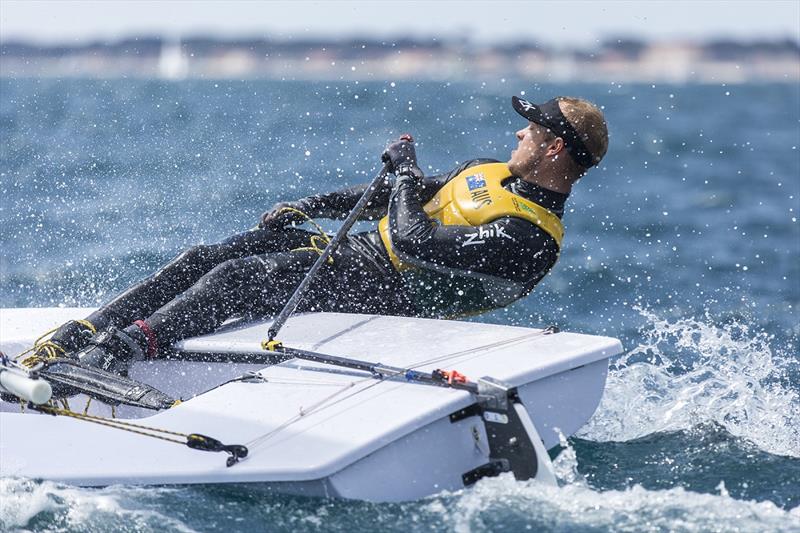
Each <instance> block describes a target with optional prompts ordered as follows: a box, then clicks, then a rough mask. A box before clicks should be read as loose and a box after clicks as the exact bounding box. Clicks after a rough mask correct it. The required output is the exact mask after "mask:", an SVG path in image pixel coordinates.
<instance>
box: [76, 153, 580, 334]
mask: <svg viewBox="0 0 800 533" xmlns="http://www.w3.org/2000/svg"><path fill="white" fill-rule="evenodd" d="M487 162H495V160H491V159H476V160H472V161H468V162H466V163H464V164H462V165H460V166H459V167H457V168H455V169H453V170H452V171H450V172H448V173H446V174H441V175H437V176H433V177H430V178H424V179H423V181H422V182H421V183H416V182H415V181H414V180H408V179H398V180H397V183H396V184H395V185H394V187H392V186H391V185H390V184H389V183H387V184H386V185H385V186H384V187H383V188H382V189H381V190H380V191H378V193H377V194H376V196H375V198H374V199H373V200H372V202H371V203H370V204H369V205H368V207H367V210H366V211H365V212H364V214H363V215H362V217H361V218H362V219H363V220H377V219H379V218H381V217H383V216H384V215H385V214H386V213H387V206H388V209H389V219H390V225H391V227H392V229H393V230H394V234H393V235H394V237H393V243H394V246H395V247H396V248H397V250H398V251H400V252H402V253H403V254H404V255H407V256H413V257H415V258H417V259H419V260H420V261H422V262H424V263H426V264H428V265H430V266H431V267H432V268H430V269H422V270H419V269H417V270H413V271H411V273H404V274H400V273H399V272H398V271H397V270H396V269H395V267H394V266H393V265H392V263H391V261H390V259H389V256H388V254H387V252H386V249H385V247H384V245H383V242H382V241H381V237H380V235H379V233H378V231H370V232H363V233H356V234H353V235H350V236H348V238H347V239H346V240H345V241H344V242H343V244H342V245H341V246H340V248H339V249H338V250H337V252H336V253H335V254H334V256H333V259H334V261H333V264H332V265H326V266H324V267H323V268H322V269H321V270H320V272H319V274H318V277H317V278H316V280H315V282H314V283H313V284H312V286H311V289H310V290H309V292H308V293H307V294H306V296H305V297H304V299H303V303H301V305H300V307H299V310H302V311H312V310H313V311H341V312H362V313H377V314H396V315H411V316H454V315H463V314H469V313H474V312H480V311H483V310H486V309H487V308H496V307H501V306H502V305H505V304H507V303H508V302H503V301H499V300H497V298H495V299H494V300H493V301H489V300H487V296H486V294H482V293H481V290H476V288H475V285H474V279H472V278H469V279H465V278H463V276H460V275H459V273H469V274H477V275H478V276H479V277H480V276H482V275H485V276H486V277H487V278H491V279H494V280H500V281H503V280H507V281H508V282H509V283H510V284H511V285H513V286H514V287H516V289H515V291H516V292H515V294H514V295H512V296H511V297H510V299H509V301H512V300H514V299H516V298H519V297H520V296H521V295H524V293H527V292H528V291H530V290H531V289H532V288H533V287H534V285H536V283H538V282H539V281H540V280H541V279H542V277H544V275H545V274H546V273H547V272H548V271H549V270H550V268H551V267H552V266H553V264H554V263H555V261H556V259H557V257H558V247H557V245H556V243H555V241H554V240H553V238H552V237H550V235H548V234H547V233H545V232H544V231H543V230H541V229H539V228H538V227H537V226H535V225H533V224H531V223H530V222H527V221H525V220H523V219H521V218H517V217H504V218H500V219H498V220H495V221H493V222H491V223H489V224H484V225H482V226H443V225H440V224H439V223H438V222H436V221H434V220H431V219H430V218H428V217H427V215H426V214H425V212H424V211H423V209H422V205H423V204H424V203H426V202H427V201H428V200H429V199H430V198H432V197H433V195H434V194H435V193H436V192H437V191H438V190H439V189H440V188H441V187H442V185H444V184H445V183H447V182H448V181H449V180H450V179H452V178H453V177H455V176H456V175H458V174H459V173H460V172H461V171H463V170H464V169H466V168H469V167H471V166H474V165H478V164H482V163H487ZM504 187H506V188H507V189H509V190H511V191H512V192H514V193H516V194H518V195H521V196H523V197H525V198H527V199H529V200H531V201H533V202H536V203H538V204H540V205H541V206H543V207H545V208H547V209H549V210H550V211H552V212H553V213H555V214H556V215H558V216H559V217H561V216H562V215H563V209H564V202H565V201H566V198H567V195H565V194H561V193H557V192H553V191H550V190H547V189H544V188H541V187H538V186H536V185H533V184H531V183H528V182H525V181H522V180H520V179H518V178H511V179H510V180H508V182H507V183H505V184H504ZM365 188H366V185H364V186H356V187H351V188H347V189H343V190H340V191H336V192H332V193H329V194H324V195H316V196H311V197H308V198H304V199H302V200H299V201H297V202H295V203H294V204H293V205H295V206H296V207H298V208H299V209H301V210H302V211H304V212H305V213H307V214H308V215H309V216H311V217H312V218H331V219H338V218H344V217H345V216H346V215H347V214H348V213H349V212H350V211H351V210H352V208H353V207H354V206H355V204H356V202H357V201H358V199H359V198H360V197H361V195H362V193H363V192H364V190H365ZM312 235H315V234H314V233H311V232H308V231H304V230H301V229H297V228H293V227H288V228H285V229H284V230H283V231H280V230H273V229H268V228H259V229H254V230H250V231H247V232H245V233H242V234H239V235H235V236H233V237H230V238H228V239H226V240H224V241H223V242H221V243H219V244H213V245H199V246H195V247H193V248H191V249H189V250H187V251H186V252H184V253H182V254H181V255H179V256H178V257H177V258H175V259H174V260H172V261H171V262H170V263H168V264H167V265H165V266H164V267H162V268H161V269H160V270H159V271H158V272H156V273H155V274H154V275H152V276H150V277H149V278H147V279H145V280H143V281H142V282H140V283H138V284H136V285H135V286H133V287H131V288H130V289H128V290H127V291H125V292H124V293H122V294H121V295H119V296H117V297H116V298H114V299H113V300H112V301H111V302H110V303H108V304H106V305H105V306H103V307H102V308H100V309H99V310H98V311H97V312H95V313H94V314H92V315H91V316H90V317H89V320H90V321H91V322H92V323H93V324H94V325H95V326H97V327H98V328H104V327H107V326H110V325H114V326H117V327H125V326H128V325H130V324H131V323H132V322H133V321H134V320H144V321H145V322H146V325H147V326H149V329H150V330H151V331H152V333H153V334H154V336H155V338H156V339H157V342H158V346H159V349H164V348H168V347H169V346H171V345H172V343H174V342H175V341H177V340H180V339H183V338H186V337H191V336H195V335H200V334H204V333H208V332H211V331H213V330H214V329H216V328H217V327H218V326H219V325H220V324H222V322H223V321H225V320H226V319H228V318H230V317H232V316H237V315H268V314H272V313H275V312H276V311H278V310H279V309H280V308H281V307H282V306H283V304H284V303H285V302H286V300H287V299H288V298H289V296H290V295H291V293H292V292H293V291H294V289H295V288H296V287H297V285H298V284H299V283H300V281H301V280H302V278H303V276H304V275H305V273H306V272H307V270H308V269H309V268H310V267H311V265H312V264H313V263H314V261H315V260H316V259H317V257H318V254H317V253H316V252H314V251H292V250H295V249H296V248H301V247H306V246H308V245H309V240H310V238H311V236H312ZM520 293H521V294H520ZM501 300H502V298H501ZM132 328H134V329H135V328H136V326H133V327H132ZM129 329H131V328H129ZM135 333H137V337H140V335H141V334H140V332H138V331H137V332H135Z"/></svg>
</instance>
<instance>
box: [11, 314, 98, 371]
mask: <svg viewBox="0 0 800 533" xmlns="http://www.w3.org/2000/svg"><path fill="white" fill-rule="evenodd" d="M75 322H77V323H78V324H80V325H82V326H83V327H85V328H86V329H88V330H89V331H91V332H92V335H94V334H95V333H97V328H96V327H94V324H92V323H91V322H89V321H88V320H83V319H78V320H75ZM59 327H61V326H59ZM58 329H59V328H53V329H51V330H50V331H46V332H45V333H44V334H42V335H41V336H39V338H37V339H36V340H35V341H33V346H32V347H31V348H28V349H27V350H25V351H24V352H22V353H21V354H19V355H18V356H17V357H16V358H15V360H16V361H18V362H19V363H20V364H21V365H23V366H27V367H28V368H32V367H33V366H35V365H36V363H38V362H40V361H44V360H46V359H55V358H56V357H61V356H64V355H66V354H67V351H66V350H65V349H64V348H63V347H62V346H61V345H60V344H58V343H57V342H53V341H51V340H50V336H51V335H52V334H53V333H55V332H56V331H58ZM30 353H32V354H33V355H30V356H28V357H25V356H26V355H28V354H30ZM23 357H24V359H23Z"/></svg>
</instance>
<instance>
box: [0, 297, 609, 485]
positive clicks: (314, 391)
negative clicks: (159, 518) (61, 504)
mask: <svg viewBox="0 0 800 533" xmlns="http://www.w3.org/2000/svg"><path fill="white" fill-rule="evenodd" d="M87 311H88V310H74V309H68V310H61V309H28V310H22V309H3V310H0V350H2V351H3V352H5V353H6V354H7V355H10V356H13V355H15V354H16V353H19V352H20V351H22V349H24V348H26V347H28V346H30V344H31V342H32V341H33V339H34V338H35V337H36V336H38V334H40V333H41V332H43V331H45V330H47V329H48V328H50V327H53V326H54V325H57V324H59V323H61V322H63V321H64V320H66V319H69V318H78V317H82V316H85V315H86V314H87ZM268 325H269V323H268V322H265V323H261V324H251V325H248V326H246V327H241V328H235V327H233V328H227V329H224V330H223V331H221V332H218V333H216V334H214V335H208V336H205V337H198V338H195V339H190V340H187V341H184V342H183V343H182V346H181V347H182V348H183V349H185V350H191V351H192V352H207V353H226V354H229V356H230V358H231V361H232V362H229V363H205V362H185V361H151V362H140V363H136V364H135V365H134V366H133V367H132V368H131V377H133V378H135V379H138V380H140V381H143V382H146V383H148V384H150V385H153V386H155V387H156V388H158V389H160V390H162V391H164V392H166V393H168V394H170V395H171V396H173V397H181V398H182V399H183V400H184V401H183V403H182V404H180V405H178V406H177V407H174V408H171V409H168V410H166V411H162V412H159V413H155V414H151V413H150V412H146V411H143V410H140V409H134V408H126V407H120V408H119V409H118V411H119V412H118V415H119V416H120V417H124V418H127V419H129V421H131V422H135V423H137V424H142V425H146V426H152V427H157V428H163V429H169V430H172V431H178V432H183V433H201V434H204V435H209V436H212V437H215V438H217V439H219V440H221V441H223V442H225V443H227V444H243V445H246V446H247V447H248V449H249V455H248V457H247V458H246V459H245V460H243V461H241V462H240V463H237V464H236V465H234V466H232V467H230V468H228V467H226V465H225V460H224V457H223V456H221V455H220V454H214V453H207V452H201V451H195V450H190V449H188V448H186V447H185V446H179V445H176V444H173V443H169V442H164V441H161V440H156V439H152V438H146V437H142V436H139V435H136V434H133V433H128V432H122V431H120V430H117V429H112V428H107V427H104V426H100V425H95V424H91V423H88V422H85V421H79V420H73V419H69V418H64V417H52V416H46V415H40V414H31V413H30V412H26V413H25V414H23V413H20V407H19V405H15V404H10V403H4V402H0V409H2V412H0V475H2V476H23V477H28V478H37V479H38V478H41V479H50V480H55V481H61V482H65V483H70V484H76V485H86V486H103V485H109V484H116V483H125V484H159V485H163V484H185V483H246V482H258V483H265V484H267V485H268V486H269V487H271V488H274V489H275V490H276V491H279V492H289V493H299V494H306V495H312V496H330V497H344V498H356V499H363V500H371V501H402V500H410V499H417V498H420V497H424V496H427V495H430V494H434V493H437V492H440V491H442V490H459V489H461V488H463V487H464V486H465V483H466V484H469V483H471V482H472V481H473V478H475V476H477V477H480V475H481V468H485V466H486V465H487V464H488V463H490V462H491V457H490V455H491V450H490V448H489V441H490V436H489V435H488V434H487V429H486V427H487V424H486V423H485V421H484V420H483V419H482V418H481V416H480V414H479V413H474V412H473V413H469V412H467V414H466V415H461V414H459V413H461V412H462V410H464V409H470V408H471V406H474V405H475V397H474V395H472V394H470V393H468V392H465V391H458V390H453V389H448V388H442V387H435V386H426V385H419V384H413V383H406V382H402V381H393V380H377V379H374V378H372V377H371V376H370V375H369V374H366V373H363V372H357V371H350V370H345V369H340V368H335V367H330V366H327V365H322V364H317V363H310V362H301V361H298V360H292V361H287V362H285V363H282V364H280V365H273V366H267V367H265V366H264V365H263V364H247V363H246V362H242V361H243V358H245V357H246V354H248V353H252V352H257V351H258V350H259V349H260V348H259V345H260V342H261V340H263V338H264V337H265V335H266V331H267V328H268ZM281 340H282V341H283V342H284V344H286V345H287V346H292V347H296V348H300V349H306V350H314V351H317V352H323V353H326V354H331V355H339V356H347V357H352V358H357V359H364V360H373V361H380V362H381V363H384V364H387V365H394V366H401V367H408V366H415V368H416V369H417V370H428V371H430V370H433V369H436V368H445V369H456V370H458V371H459V372H461V373H463V374H466V375H467V376H469V377H470V378H472V379H473V380H475V379H478V378H481V377H483V376H491V377H492V378H495V379H498V380H501V381H503V382H505V383H508V384H509V385H511V386H512V387H515V388H516V390H517V394H518V396H519V399H520V400H521V404H519V407H518V409H519V414H520V417H521V419H522V420H523V423H527V424H529V425H530V432H532V434H536V431H537V430H538V436H539V437H540V438H541V441H540V440H539V438H538V437H537V438H535V439H533V442H534V445H535V446H539V449H538V450H537V453H536V454H534V456H532V460H534V461H538V462H539V467H538V469H537V475H536V477H537V479H539V478H540V479H545V480H547V479H548V477H550V478H551V475H550V474H549V473H548V470H549V468H550V465H549V460H548V459H547V454H546V453H545V452H544V450H545V449H547V448H551V447H553V446H555V445H556V444H558V441H559V432H560V433H563V434H564V435H570V434H572V433H573V432H575V431H576V430H577V429H578V428H580V427H581V426H582V425H583V424H584V423H585V422H586V421H587V420H588V419H589V417H590V416H591V415H592V413H593V412H594V410H595V409H596V407H597V405H598V403H599V401H600V397H601V395H602V391H603V388H604V385H605V378H606V374H607V361H608V358H609V357H610V356H613V355H615V354H618V353H619V352H620V351H621V346H620V344H619V341H617V340H615V339H611V338H606V337H596V336H589V335H579V334H574V333H557V334H546V333H545V332H544V331H543V330H534V329H527V328H516V327H510V326H497V325H487V324H478V323H472V322H454V321H435V320H425V319H414V318H399V317H384V316H365V315H345V314H334V313H317V314H313V313H312V314H305V315H298V316H295V317H293V318H292V319H290V321H289V322H288V324H287V325H286V326H285V328H284V330H283V333H282V335H281ZM237 361H238V362H237ZM417 365H418V366H417ZM247 372H252V373H254V375H255V376H257V379H255V380H251V382H243V381H233V382H229V383H225V382H226V381H228V380H230V379H233V378H236V377H238V376H242V375H243V374H245V373H247ZM223 383H225V384H223ZM220 384H222V385H221V386H219V385H220ZM214 387H215V388H214ZM70 403H71V406H72V408H73V409H74V410H76V411H80V412H82V410H83V405H84V404H85V401H84V400H83V399H81V398H79V397H78V398H73V399H71V400H70ZM89 413H90V414H98V415H105V414H108V413H109V408H108V407H107V406H104V405H100V404H99V403H98V402H92V405H91V406H90V408H89ZM528 417H529V419H528ZM525 420H528V421H527V422H525ZM531 421H532V422H531ZM530 432H529V434H531V433H530ZM476 471H477V473H476ZM470 473H471V474H470ZM550 480H551V481H552V479H550Z"/></svg>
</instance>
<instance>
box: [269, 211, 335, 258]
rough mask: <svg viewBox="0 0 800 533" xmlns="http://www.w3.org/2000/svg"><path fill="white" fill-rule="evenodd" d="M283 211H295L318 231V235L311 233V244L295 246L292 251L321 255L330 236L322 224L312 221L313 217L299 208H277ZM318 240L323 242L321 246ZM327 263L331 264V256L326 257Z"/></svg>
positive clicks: (329, 240)
mask: <svg viewBox="0 0 800 533" xmlns="http://www.w3.org/2000/svg"><path fill="white" fill-rule="evenodd" d="M284 212H288V213H297V214H298V215H300V216H302V217H304V218H305V219H306V221H307V222H309V223H310V224H311V225H312V226H314V228H315V229H316V230H317V231H318V232H319V235H312V236H311V245H310V246H301V247H300V248H295V249H293V250H292V251H293V252H316V253H318V254H319V255H322V252H324V251H325V246H327V245H328V243H330V242H331V238H330V237H329V236H328V234H327V233H325V230H324V229H322V226H320V225H319V224H317V223H316V222H315V221H314V219H312V218H311V217H310V216H308V215H307V214H306V213H304V212H303V211H300V210H299V209H295V208H294V207H282V208H281V209H279V210H278V213H284ZM320 242H322V243H324V244H323V245H322V246H320ZM328 264H329V265H332V264H333V257H329V258H328Z"/></svg>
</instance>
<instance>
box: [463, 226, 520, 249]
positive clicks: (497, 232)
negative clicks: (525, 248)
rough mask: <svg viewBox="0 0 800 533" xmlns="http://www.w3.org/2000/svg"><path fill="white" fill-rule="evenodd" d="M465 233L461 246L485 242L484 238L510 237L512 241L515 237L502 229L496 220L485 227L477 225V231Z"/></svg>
mask: <svg viewBox="0 0 800 533" xmlns="http://www.w3.org/2000/svg"><path fill="white" fill-rule="evenodd" d="M466 235H467V240H466V241H464V242H463V243H461V247H462V248H463V247H464V246H472V245H474V244H483V243H485V242H486V239H492V238H502V239H511V240H512V241H516V239H515V238H514V237H512V236H511V235H509V234H508V233H506V231H505V230H504V229H503V226H501V225H500V224H498V223H497V222H495V223H494V224H492V225H491V226H488V227H486V228H484V227H479V228H478V231H476V232H475V233H467V234H466Z"/></svg>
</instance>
